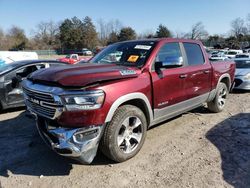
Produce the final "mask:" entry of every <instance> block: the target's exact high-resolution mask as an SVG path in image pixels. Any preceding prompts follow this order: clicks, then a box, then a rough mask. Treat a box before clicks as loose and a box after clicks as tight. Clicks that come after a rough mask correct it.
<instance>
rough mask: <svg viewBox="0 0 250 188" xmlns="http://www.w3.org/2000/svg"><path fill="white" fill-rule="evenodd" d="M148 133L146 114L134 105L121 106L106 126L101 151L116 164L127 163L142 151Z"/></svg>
mask: <svg viewBox="0 0 250 188" xmlns="http://www.w3.org/2000/svg"><path fill="white" fill-rule="evenodd" d="M146 131H147V121H146V118H145V115H144V113H143V112H142V111H141V110H140V109H139V108H137V107H135V106H132V105H124V106H121V107H119V108H118V109H117V111H116V113H115V115H114V117H113V119H112V120H111V122H110V123H109V124H108V125H107V126H106V129H105V131H104V135H103V138H102V141H101V145H100V149H101V150H102V152H103V153H104V154H105V155H106V156H107V157H109V158H110V159H112V160H114V161H116V162H123V161H126V160H128V159H130V158H132V157H133V156H135V155H136V154H137V153H138V152H139V151H140V149H141V147H142V145H143V143H144V140H145V137H146Z"/></svg>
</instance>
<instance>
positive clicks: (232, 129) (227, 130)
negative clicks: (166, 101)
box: [0, 92, 250, 188]
mask: <svg viewBox="0 0 250 188" xmlns="http://www.w3.org/2000/svg"><path fill="white" fill-rule="evenodd" d="M0 128H1V131H0V187H3V188H8V187H22V188H23V187H198V188H201V187H209V188H210V187H239V188H240V187H250V93H249V92H237V93H233V94H230V96H229V100H228V102H227V106H226V109H225V110H224V111H223V112H221V113H218V114H213V113H209V111H207V109H206V108H205V107H200V108H198V109H196V110H193V111H192V112H188V113H185V114H183V115H182V116H179V117H177V118H174V119H172V120H170V121H167V122H164V123H162V124H160V125H159V126H156V127H154V128H151V129H150V130H149V131H148V133H147V138H146V142H145V144H144V146H143V148H142V150H141V151H140V152H139V154H138V155H137V156H136V157H134V158H133V159H131V160H129V161H126V162H124V163H120V164H115V163H113V162H112V161H110V160H109V159H107V158H106V157H105V156H103V155H102V154H101V153H99V154H98V155H97V157H96V158H95V160H94V162H93V164H91V165H80V164H78V163H77V162H75V161H72V160H70V159H67V158H64V157H61V156H59V155H57V154H56V153H54V152H53V151H51V150H50V149H49V148H48V147H47V146H46V145H45V144H44V143H43V141H42V140H41V138H40V136H39V135H38V132H37V131H36V127H35V123H34V120H33V119H32V118H31V117H28V116H27V115H26V113H25V111H24V109H15V110H11V111H6V112H4V113H2V114H0Z"/></svg>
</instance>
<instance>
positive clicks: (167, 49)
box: [155, 43, 182, 62]
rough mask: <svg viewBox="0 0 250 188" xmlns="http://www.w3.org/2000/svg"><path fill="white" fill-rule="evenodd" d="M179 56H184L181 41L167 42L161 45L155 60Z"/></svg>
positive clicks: (166, 59)
mask: <svg viewBox="0 0 250 188" xmlns="http://www.w3.org/2000/svg"><path fill="white" fill-rule="evenodd" d="M177 58H182V54H181V49H180V45H179V43H167V44H165V45H163V46H162V47H161V49H160V51H159V52H158V54H157V56H156V60H155V61H157V62H158V61H160V62H166V61H168V60H170V59H177Z"/></svg>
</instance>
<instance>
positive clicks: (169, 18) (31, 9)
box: [0, 0, 250, 36]
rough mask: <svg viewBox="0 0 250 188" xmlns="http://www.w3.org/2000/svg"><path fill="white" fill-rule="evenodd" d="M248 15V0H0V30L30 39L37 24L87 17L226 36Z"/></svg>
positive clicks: (142, 29)
mask: <svg viewBox="0 0 250 188" xmlns="http://www.w3.org/2000/svg"><path fill="white" fill-rule="evenodd" d="M248 13H250V0H124V1H118V0H105V1H104V0H99V1H98V0H88V1H86V0H40V1H39V0H0V28H2V29H3V30H4V31H5V32H8V29H10V27H11V26H13V25H15V26H19V27H21V28H23V29H24V30H25V33H26V35H28V36H31V35H32V29H33V30H34V29H35V27H36V25H37V24H38V23H39V22H41V21H51V20H52V21H55V22H59V21H63V20H64V19H66V18H72V17H74V16H77V17H78V18H80V19H82V18H84V17H85V16H89V17H91V18H92V20H93V22H94V23H95V24H96V23H97V21H98V20H99V19H103V20H104V21H110V20H116V19H118V20H120V21H121V23H122V25H123V26H130V27H132V28H133V29H135V30H136V32H137V33H147V32H155V31H156V29H157V27H158V26H159V24H163V25H165V26H167V27H168V28H169V29H170V30H171V31H172V32H173V33H176V32H178V33H180V32H185V33H186V32H189V31H190V29H191V26H192V25H194V24H195V23H197V22H199V21H201V22H202V23H203V24H204V26H205V29H206V30H207V31H208V32H209V33H210V34H227V33H228V32H229V31H230V23H231V21H232V20H234V19H235V18H237V17H241V18H243V19H245V18H246V16H247V14H248Z"/></svg>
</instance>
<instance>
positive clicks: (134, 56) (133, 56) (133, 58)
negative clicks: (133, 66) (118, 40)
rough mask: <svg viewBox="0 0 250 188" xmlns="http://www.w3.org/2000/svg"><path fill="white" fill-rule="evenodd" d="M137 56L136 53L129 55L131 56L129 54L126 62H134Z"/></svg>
mask: <svg viewBox="0 0 250 188" xmlns="http://www.w3.org/2000/svg"><path fill="white" fill-rule="evenodd" d="M138 58H139V56H138V55H131V56H129V58H128V60H127V61H128V62H131V63H135V62H136V61H137V59H138Z"/></svg>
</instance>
